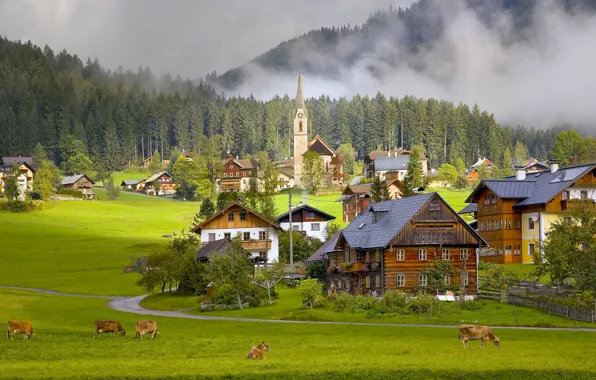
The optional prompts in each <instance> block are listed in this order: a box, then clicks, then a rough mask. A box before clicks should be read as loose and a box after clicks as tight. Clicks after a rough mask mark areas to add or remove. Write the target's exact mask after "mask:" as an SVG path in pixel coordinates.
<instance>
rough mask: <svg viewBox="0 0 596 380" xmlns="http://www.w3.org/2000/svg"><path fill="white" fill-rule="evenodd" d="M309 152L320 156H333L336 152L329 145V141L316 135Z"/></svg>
mask: <svg viewBox="0 0 596 380" xmlns="http://www.w3.org/2000/svg"><path fill="white" fill-rule="evenodd" d="M308 150H309V151H311V152H315V153H318V154H319V156H333V155H335V151H334V150H333V148H332V147H331V145H329V144H327V141H325V140H323V138H322V137H321V136H319V135H316V136H315V137H314V138H313V139H312V140H311V141H310V142H309V143H308Z"/></svg>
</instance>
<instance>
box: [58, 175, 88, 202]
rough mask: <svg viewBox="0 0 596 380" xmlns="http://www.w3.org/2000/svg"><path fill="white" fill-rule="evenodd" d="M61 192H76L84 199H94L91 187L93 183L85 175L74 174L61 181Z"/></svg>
mask: <svg viewBox="0 0 596 380" xmlns="http://www.w3.org/2000/svg"><path fill="white" fill-rule="evenodd" d="M61 184H62V186H61V187H62V189H63V190H77V191H80V192H81V193H82V194H83V195H84V196H85V198H86V199H94V198H95V193H94V192H93V185H95V182H94V181H93V180H92V179H91V178H89V177H88V176H87V175H86V174H74V175H71V176H68V177H64V178H63V179H62V183H61Z"/></svg>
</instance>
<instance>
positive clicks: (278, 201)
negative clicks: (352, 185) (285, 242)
mask: <svg viewBox="0 0 596 380" xmlns="http://www.w3.org/2000/svg"><path fill="white" fill-rule="evenodd" d="M340 196H341V193H340V192H336V193H331V194H325V195H316V196H315V195H312V194H308V193H307V192H306V191H300V190H292V204H293V205H297V204H298V203H300V202H303V203H307V204H309V205H311V206H312V207H314V208H318V209H319V210H321V211H324V212H326V213H328V214H331V215H333V216H335V218H336V219H335V220H334V222H335V223H338V224H340V225H342V226H345V225H346V224H347V223H343V209H342V204H341V202H335V201H336V200H337V198H339V197H340ZM288 202H289V199H288V191H283V192H281V193H280V194H277V195H276V196H275V208H276V210H277V213H278V214H283V213H285V212H288Z"/></svg>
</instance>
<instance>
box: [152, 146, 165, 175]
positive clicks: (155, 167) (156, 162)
mask: <svg viewBox="0 0 596 380" xmlns="http://www.w3.org/2000/svg"><path fill="white" fill-rule="evenodd" d="M161 165H162V164H161V156H160V155H159V151H158V150H157V149H155V150H154V151H153V156H152V157H151V163H150V164H149V171H150V172H151V173H157V172H159V171H160V170H161Z"/></svg>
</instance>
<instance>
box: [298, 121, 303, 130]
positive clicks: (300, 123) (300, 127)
mask: <svg viewBox="0 0 596 380" xmlns="http://www.w3.org/2000/svg"><path fill="white" fill-rule="evenodd" d="M298 132H302V121H300V122H299V123H298Z"/></svg>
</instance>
